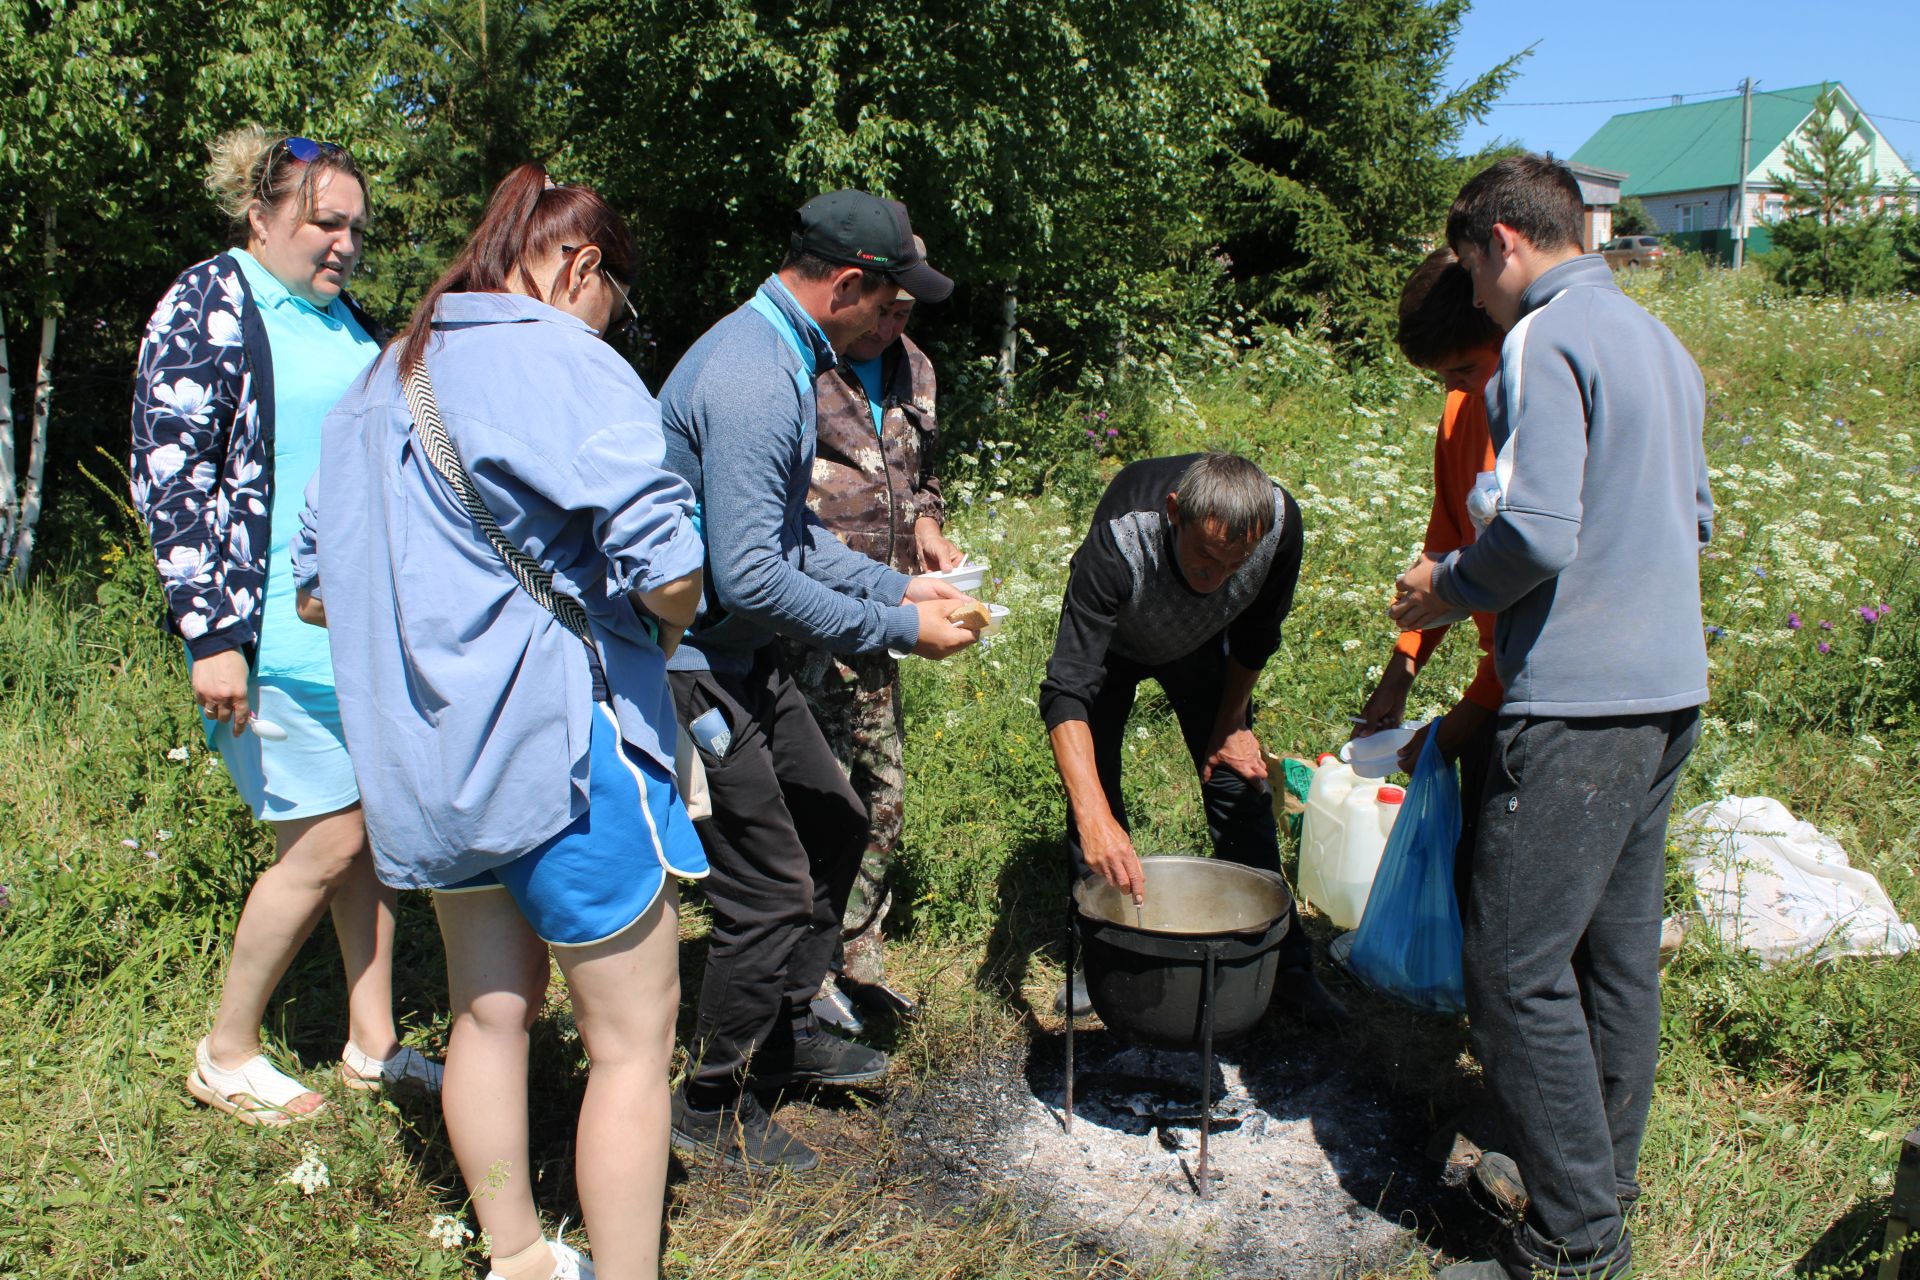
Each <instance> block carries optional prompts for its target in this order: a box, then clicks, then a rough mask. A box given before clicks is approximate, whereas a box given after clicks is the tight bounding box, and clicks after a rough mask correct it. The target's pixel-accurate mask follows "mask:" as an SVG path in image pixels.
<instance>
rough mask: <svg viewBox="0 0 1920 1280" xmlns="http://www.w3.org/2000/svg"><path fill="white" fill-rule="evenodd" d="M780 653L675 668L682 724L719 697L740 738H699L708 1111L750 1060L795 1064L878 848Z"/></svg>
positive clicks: (703, 1080)
mask: <svg viewBox="0 0 1920 1280" xmlns="http://www.w3.org/2000/svg"><path fill="white" fill-rule="evenodd" d="M778 651H779V647H778V646H777V645H768V646H766V647H765V648H763V649H761V650H760V651H759V653H758V654H756V655H755V658H754V664H753V668H752V669H751V670H750V671H748V672H747V673H746V674H744V675H732V674H724V673H719V672H710V671H698V672H693V671H675V672H670V673H669V682H670V683H671V684H672V686H673V702H674V712H675V714H677V715H678V716H679V718H680V722H681V723H682V724H691V723H692V722H693V721H694V720H695V719H696V718H698V717H699V716H701V715H702V714H704V713H705V712H706V711H708V710H709V709H711V708H714V707H718V708H719V709H720V714H721V715H723V716H724V717H726V721H727V726H728V728H729V729H730V730H731V731H732V734H733V741H732V743H731V744H730V745H729V746H728V749H727V753H726V755H725V756H724V757H722V758H716V757H714V756H713V755H712V754H711V753H709V752H708V751H707V750H706V749H705V748H703V747H699V748H696V750H699V751H700V755H701V762H702V763H703V764H704V765H705V766H706V770H707V788H708V790H709V792H710V793H711V795H712V799H713V816H712V817H710V818H703V819H702V820H700V821H699V822H698V823H697V824H695V825H696V828H697V829H698V830H699V832H700V841H701V844H702V845H704V846H705V848H706V851H707V861H708V863H709V864H710V865H711V867H712V871H711V872H710V873H709V874H708V876H707V878H706V879H705V880H704V881H702V882H701V888H702V889H703V890H704V892H705V894H706V898H707V902H708V903H709V904H710V905H711V906H712V908H713V932H712V934H711V935H710V936H709V938H708V942H707V969H706V977H705V979H704V981H702V983H701V985H700V1008H699V1018H698V1023H697V1028H696V1031H695V1036H694V1043H693V1046H692V1053H693V1064H694V1065H693V1069H692V1072H691V1074H690V1076H689V1078H688V1082H687V1092H688V1097H689V1099H690V1100H691V1101H692V1102H693V1103H694V1104H695V1105H697V1106H701V1107H713V1106H717V1105H721V1104H724V1103H727V1102H731V1101H732V1100H733V1098H735V1097H737V1096H738V1094H739V1091H740V1089H741V1087H742V1086H743V1084H744V1083H745V1080H746V1077H747V1074H748V1070H749V1062H751V1069H752V1070H753V1072H754V1073H756V1074H768V1075H771V1074H777V1073H778V1072H780V1071H781V1070H783V1069H785V1068H786V1067H787V1066H788V1065H789V1064H790V1062H791V1055H792V1050H793V1039H794V1033H795V1031H797V1030H800V1029H802V1025H803V1024H808V1022H809V1018H810V1015H809V1013H808V1011H807V1006H808V1003H809V1002H810V1001H811V1000H812V999H813V996H814V994H815V993H816V992H818V991H819V989H820V982H821V979H822V978H824V977H825V976H826V972H827V965H828V963H829V961H830V960H831V959H832V958H833V951H834V947H835V945H836V944H837V943H838V942H839V940H840V917H841V914H842V913H843V912H844V911H845V910H846V906H847V895H848V893H849V892H850V890H851V889H852V887H853V879H854V875H855V873H856V872H857V871H858V870H859V868H860V855H861V852H862V851H863V850H864V849H865V848H866V844H867V813H866V810H865V809H864V808H863V807H862V806H861V804H860V800H859V798H858V797H857V796H855V795H854V793H853V788H852V787H851V786H849V785H848V783H847V775H846V773H845V772H844V771H842V769H841V768H840V763H839V761H837V760H835V759H834V757H833V752H832V751H831V750H829V749H828V747H827V741H826V739H825V738H824V737H823V736H822V735H821V733H820V726H819V725H818V724H817V723H815V721H814V718H813V713H812V712H811V711H809V710H808V709H807V704H806V700H805V699H804V698H803V697H801V695H800V691H799V689H798V688H796V687H795V686H794V683H793V681H792V679H791V678H790V677H789V676H788V675H787V673H786V671H785V670H784V669H783V668H782V667H781V665H780V661H779V658H778V656H777V655H778Z"/></svg>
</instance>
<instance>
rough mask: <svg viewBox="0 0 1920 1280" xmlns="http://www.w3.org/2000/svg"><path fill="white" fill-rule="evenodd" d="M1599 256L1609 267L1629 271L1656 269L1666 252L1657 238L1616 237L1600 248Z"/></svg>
mask: <svg viewBox="0 0 1920 1280" xmlns="http://www.w3.org/2000/svg"><path fill="white" fill-rule="evenodd" d="M1600 256H1601V257H1603V258H1605V259H1606V260H1607V265H1608V266H1610V267H1625V268H1626V269H1627V270H1629V271H1635V270H1638V269H1639V268H1641V267H1657V266H1659V265H1660V263H1661V261H1662V260H1663V259H1665V258H1666V256H1667V251H1666V248H1665V247H1664V246H1662V245H1661V243H1660V237H1659V236H1616V237H1614V238H1613V239H1611V240H1609V241H1607V242H1606V243H1605V244H1603V245H1601V246H1600Z"/></svg>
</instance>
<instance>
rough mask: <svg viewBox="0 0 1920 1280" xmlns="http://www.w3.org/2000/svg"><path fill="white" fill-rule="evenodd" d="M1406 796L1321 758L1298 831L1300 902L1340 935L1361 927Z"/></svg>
mask: <svg viewBox="0 0 1920 1280" xmlns="http://www.w3.org/2000/svg"><path fill="white" fill-rule="evenodd" d="M1405 799H1406V792H1405V791H1403V790H1401V789H1400V788H1399V787H1390V786H1381V785H1380V784H1379V783H1377V782H1371V781H1368V780H1367V779H1365V778H1362V777H1360V776H1359V775H1358V774H1356V773H1355V772H1354V771H1353V767H1352V766H1351V765H1346V764H1342V763H1341V762H1340V760H1339V759H1338V758H1337V757H1335V756H1330V755H1326V756H1321V757H1320V761H1319V763H1318V765H1317V766H1316V767H1315V768H1314V771H1313V783H1312V785H1311V786H1309V787H1308V788H1307V813H1306V817H1305V818H1303V819H1302V820H1301V826H1300V896H1301V897H1302V898H1304V899H1306V900H1307V901H1308V902H1310V903H1312V904H1313V905H1314V906H1315V907H1317V908H1318V909H1319V910H1320V911H1321V912H1323V913H1324V914H1325V915H1326V917H1327V918H1328V919H1329V920H1331V921H1333V923H1334V924H1335V925H1336V926H1338V927H1339V928H1342V929H1353V928H1357V927H1359V924H1360V917H1361V916H1362V915H1363V914H1365V912H1366V909H1367V894H1369V893H1370V892H1372V890H1373V877H1374V873H1375V872H1377V871H1378V870H1379V869H1380V855H1381V854H1382V853H1384V852H1385V851H1386V848H1387V835H1388V833H1390V832H1391V831H1392V830H1393V823H1394V819H1396V818H1398V817H1399V816H1400V805H1401V802H1402V801H1404V800H1405Z"/></svg>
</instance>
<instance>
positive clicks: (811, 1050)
mask: <svg viewBox="0 0 1920 1280" xmlns="http://www.w3.org/2000/svg"><path fill="white" fill-rule="evenodd" d="M891 1063H892V1060H891V1059H889V1058H888V1057H887V1055H886V1054H884V1053H882V1052H880V1051H879V1050H878V1049H869V1048H868V1047H867V1046H866V1045H863V1044H855V1043H854V1042H853V1041H851V1040H848V1039H846V1038H845V1037H843V1036H837V1035H834V1034H833V1033H832V1032H831V1031H816V1032H814V1033H813V1034H812V1035H810V1036H805V1037H803V1038H801V1039H799V1040H795V1041H794V1042H793V1068H792V1069H791V1070H789V1071H784V1072H781V1073H780V1074H779V1076H778V1077H777V1078H775V1079H771V1080H763V1081H761V1082H760V1083H763V1084H768V1085H792V1084H834V1085H858V1084H878V1083H879V1082H880V1081H882V1080H884V1079H886V1076H887V1068H888V1067H889V1066H890V1065H891Z"/></svg>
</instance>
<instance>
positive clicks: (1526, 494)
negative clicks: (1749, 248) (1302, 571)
mask: <svg viewBox="0 0 1920 1280" xmlns="http://www.w3.org/2000/svg"><path fill="white" fill-rule="evenodd" d="M1705 416H1706V392H1705V387H1704V385H1703V384H1702V381H1701V377H1700V369H1699V366H1697V365H1696V364H1694V362H1693V357H1692V356H1690V355H1688V354H1687V350H1686V348H1685V347H1683V346H1681V345H1680V340H1679V339H1678V338H1675V337H1674V336H1673V334H1672V333H1671V332H1669V331H1668V329H1667V327H1666V326H1665V325H1663V324H1661V323H1660V322H1659V321H1658V320H1656V319H1654V318H1653V317H1652V316H1650V315H1648V314H1647V313H1646V311H1645V310H1643V309H1642V308H1641V307H1640V305H1639V304H1638V303H1636V302H1634V301H1633V300H1632V299H1631V298H1629V297H1627V296H1626V295H1625V294H1623V293H1622V292H1621V291H1620V287H1619V286H1618V285H1616V284H1615V283H1614V280H1613V272H1612V271H1611V270H1609V269H1608V267H1607V264H1606V263H1605V262H1604V261H1602V260H1601V258H1600V257H1599V255H1597V254H1586V255H1583V256H1581V257H1578V258H1574V259H1572V260H1571V261H1568V262H1564V263H1561V264H1560V265H1559V266H1556V267H1554V268H1552V269H1551V270H1548V271H1546V272H1545V273H1543V274H1542V275H1541V276H1540V278H1539V279H1538V280H1535V281H1534V282H1533V284H1532V285H1531V286H1529V287H1528V289H1527V291H1526V293H1525V294H1524V295H1523V296H1522V297H1521V300H1520V320H1519V322H1518V323H1517V324H1515V325H1514V327H1513V329H1512V331H1511V332H1509V333H1508V334H1507V337H1506V342H1505V345H1504V346H1503V347H1502V348H1501V351H1500V376H1499V377H1498V378H1496V379H1495V380H1494V381H1492V382H1490V383H1489V384H1488V385H1487V419H1488V425H1489V426H1490V428H1491V432H1492V437H1493V445H1494V448H1495V450H1496V451H1497V453H1498V462H1497V465H1496V466H1495V469H1494V475H1495V478H1496V480H1497V481H1498V483H1499V486H1500V489H1501V496H1500V499H1499V508H1498V514H1497V515H1496V516H1495V517H1494V520H1493V522H1492V524H1490V525H1489V526H1488V527H1487V528H1486V529H1485V530H1483V531H1482V532H1481V534H1480V536H1479V537H1478V538H1477V539H1476V540H1475V541H1474V542H1473V543H1472V544H1471V545H1470V546H1468V547H1466V548H1464V549H1462V550H1460V551H1456V552H1454V553H1453V554H1452V555H1450V556H1448V557H1447V558H1446V559H1445V560H1443V561H1442V562H1441V563H1440V564H1439V565H1438V566H1436V567H1435V569H1434V573H1433V591H1434V594H1435V595H1437V596H1439V597H1440V598H1441V599H1443V600H1445V601H1446V602H1447V603H1448V604H1451V605H1454V606H1455V607H1457V608H1462V609H1472V610H1474V611H1476V612H1486V613H1497V614H1499V615H1500V619H1499V623H1498V625H1497V626H1496V628H1495V630H1494V662H1495V664H1496V665H1497V666H1498V667H1499V670H1500V679H1501V681H1502V682H1503V683H1504V684H1505V685H1506V691H1507V700H1506V702H1505V704H1503V705H1502V706H1501V708H1500V710H1501V712H1502V713H1503V714H1507V715H1530V716H1543V717H1555V718H1563V719H1584V718H1593V717H1604V716H1624V715H1641V714H1651V713H1655V712H1662V711H1678V710H1681V709H1683V708H1686V707H1696V706H1699V705H1700V704H1701V703H1702V702H1705V701H1706V699H1707V647H1706V637H1705V634H1704V632H1703V631H1702V629H1701V625H1700V550H1701V548H1702V547H1703V546H1705V544H1706V541H1707V539H1708V538H1710V537H1711V536H1712V535H1713V495H1712V493H1711V492H1710V491H1709V489H1708V487H1707V459H1706V453H1705V450H1704V448H1703V447H1702V443H1701V429H1702V425H1703V421H1704V418H1705Z"/></svg>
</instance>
